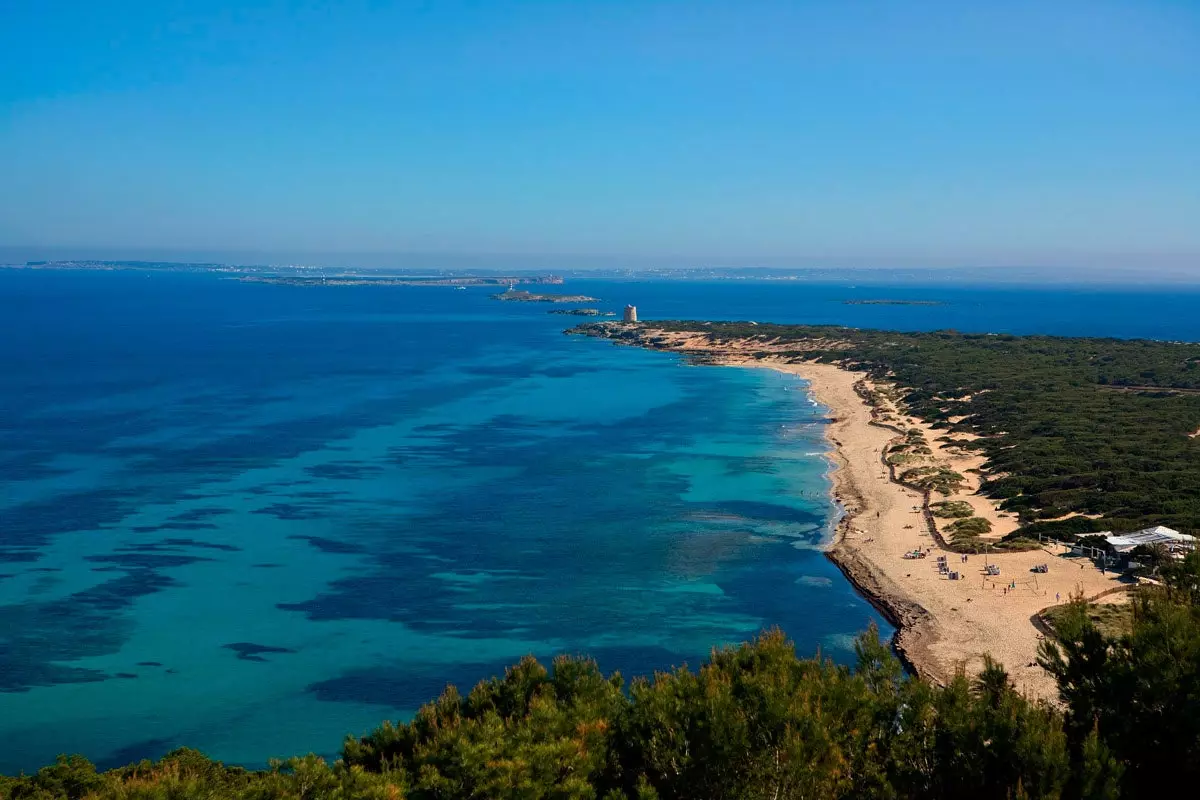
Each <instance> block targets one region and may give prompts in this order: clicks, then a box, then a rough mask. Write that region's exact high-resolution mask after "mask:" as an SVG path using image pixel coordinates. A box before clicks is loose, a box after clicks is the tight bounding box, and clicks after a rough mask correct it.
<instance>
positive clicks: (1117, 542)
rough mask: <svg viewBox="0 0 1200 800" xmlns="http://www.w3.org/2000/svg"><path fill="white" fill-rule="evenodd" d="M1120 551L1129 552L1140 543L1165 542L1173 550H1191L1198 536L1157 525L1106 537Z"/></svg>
mask: <svg viewBox="0 0 1200 800" xmlns="http://www.w3.org/2000/svg"><path fill="white" fill-rule="evenodd" d="M1104 538H1105V540H1106V541H1107V542H1108V543H1109V544H1110V545H1112V547H1113V549H1114V550H1116V551H1117V552H1118V553H1128V552H1129V551H1130V550H1132V549H1133V548H1135V547H1137V546H1138V545H1143V544H1165V545H1166V546H1167V547H1169V548H1170V549H1172V550H1176V549H1180V550H1191V549H1192V548H1194V547H1195V546H1196V537H1195V536H1188V535H1187V534H1186V533H1180V532H1179V531H1175V530H1171V529H1170V528H1168V527H1166V526H1164V525H1155V526H1154V527H1153V528H1146V529H1144V530H1140V531H1134V532H1133V533H1119V534H1110V535H1108V536H1105V537H1104Z"/></svg>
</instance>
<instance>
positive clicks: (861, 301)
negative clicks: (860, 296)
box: [842, 300, 946, 306]
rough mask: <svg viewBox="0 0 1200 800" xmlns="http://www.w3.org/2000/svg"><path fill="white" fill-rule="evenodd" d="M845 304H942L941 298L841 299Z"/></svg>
mask: <svg viewBox="0 0 1200 800" xmlns="http://www.w3.org/2000/svg"><path fill="white" fill-rule="evenodd" d="M842 304H843V305H847V306H944V305H946V304H945V303H943V302H942V301H941V300H843V301H842Z"/></svg>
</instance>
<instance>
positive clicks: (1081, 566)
mask: <svg viewBox="0 0 1200 800" xmlns="http://www.w3.org/2000/svg"><path fill="white" fill-rule="evenodd" d="M593 330H594V332H593V333H591V334H590V335H597V336H601V337H603V338H611V339H613V340H614V342H615V343H617V344H626V345H632V346H640V347H644V348H647V349H653V350H659V351H664V352H673V353H676V354H679V355H681V356H683V357H684V358H687V359H690V360H691V362H692V363H695V364H701V365H713V366H736V367H754V368H760V369H761V368H767V369H773V370H776V371H779V372H784V373H788V374H792V375H796V376H797V377H799V378H801V379H802V380H804V381H805V382H806V383H807V384H808V385H807V387H806V390H807V391H808V393H809V395H810V396H811V398H812V399H813V400H815V401H816V402H817V403H819V404H820V405H822V406H823V407H824V408H826V409H827V410H828V414H829V424H828V425H826V427H825V431H824V433H825V438H826V440H827V441H828V442H829V443H830V445H831V449H830V451H829V453H827V454H826V455H827V458H828V461H829V462H830V465H831V469H830V471H829V473H828V474H829V475H830V477H831V483H832V486H831V489H830V491H831V493H832V495H833V499H834V501H835V502H837V503H838V504H839V505H840V507H841V509H842V511H843V515H842V518H841V519H840V520H838V522H837V524H836V525H835V526H834V531H833V534H834V535H833V539H832V541H831V543H830V544H829V545H828V547H826V548H825V554H826V557H827V558H828V559H829V560H830V561H831V562H832V563H833V564H834V565H835V566H836V567H837V568H838V570H839V571H840V572H841V573H842V574H843V575H844V576H845V577H846V579H847V580H848V581H849V582H850V583H851V585H852V586H853V587H854V588H855V590H856V591H857V592H858V593H859V594H860V595H862V596H863V598H864V599H866V600H867V601H868V602H869V603H871V605H872V606H873V607H874V608H875V609H876V610H877V611H878V612H879V613H880V614H881V615H882V616H883V617H884V618H885V619H887V620H888V622H890V623H891V624H892V625H894V626H895V628H896V633H895V636H894V637H893V640H892V647H893V649H894V650H895V652H896V653H897V655H898V656H899V657H900V659H901V661H902V662H903V663H904V665H905V666H906V667H907V668H908V669H910V670H911V671H913V672H915V673H916V674H917V675H919V676H921V677H923V678H926V679H928V680H931V681H933V682H935V683H940V684H945V683H947V682H949V681H950V680H952V679H953V678H954V677H955V676H956V675H958V674H960V673H965V674H967V675H968V676H970V675H973V674H975V673H977V672H978V671H979V670H980V669H981V668H982V666H983V661H984V656H985V655H988V656H990V657H992V658H993V659H994V660H995V661H996V662H998V663H999V664H1001V665H1002V666H1003V667H1004V668H1005V669H1006V670H1007V672H1008V674H1009V677H1010V678H1011V680H1012V681H1013V683H1014V685H1015V686H1016V687H1017V689H1018V690H1019V691H1021V692H1023V693H1024V694H1026V695H1027V696H1029V697H1031V698H1035V699H1039V700H1045V701H1048V702H1052V703H1053V702H1057V701H1058V687H1057V685H1056V683H1055V682H1054V679H1053V678H1052V677H1051V676H1050V674H1049V673H1047V672H1046V671H1045V670H1043V669H1042V668H1041V666H1039V665H1038V663H1037V652H1038V646H1039V643H1040V641H1041V640H1042V639H1044V638H1045V634H1044V633H1043V631H1042V629H1041V628H1039V626H1038V616H1039V614H1040V613H1041V612H1042V611H1044V610H1045V609H1047V608H1049V607H1051V606H1054V605H1056V604H1058V603H1065V602H1068V600H1069V598H1070V597H1071V596H1072V595H1073V594H1076V593H1079V594H1082V595H1083V597H1084V598H1085V599H1088V600H1092V599H1094V598H1096V597H1099V596H1101V595H1106V594H1111V593H1113V592H1114V591H1121V590H1123V589H1125V588H1127V585H1126V584H1123V583H1121V582H1120V581H1119V576H1117V575H1114V574H1111V573H1110V574H1104V573H1101V572H1100V570H1098V569H1096V568H1095V567H1094V566H1093V565H1092V563H1091V562H1090V561H1089V560H1088V559H1086V558H1075V557H1072V556H1070V554H1069V549H1068V548H1063V547H1059V546H1052V545H1047V546H1046V547H1043V548H1039V549H1032V550H1024V551H1008V550H1006V551H1003V552H997V551H991V548H990V547H986V546H987V545H992V544H994V543H995V542H998V541H999V539H1000V538H1001V537H1002V536H1003V535H1004V534H1005V533H1008V532H1009V531H1012V530H1015V529H1016V528H1017V526H1018V524H1019V521H1018V520H1017V519H1016V518H1015V517H1014V516H1013V515H1012V514H1010V513H1006V512H1003V511H1001V510H1000V509H999V508H998V507H997V504H996V503H995V502H993V501H992V500H991V499H990V498H988V497H985V496H983V495H981V494H979V492H978V489H979V487H980V485H981V484H982V482H983V480H984V476H985V474H986V470H987V465H986V463H985V461H984V459H983V457H982V456H980V455H979V454H977V453H971V452H967V451H966V450H964V449H963V448H959V447H956V446H955V445H954V444H953V443H951V442H946V441H941V440H940V439H939V437H940V435H941V433H942V432H941V431H936V430H934V429H933V428H932V427H931V426H929V425H928V424H927V423H925V422H924V421H922V420H919V419H916V418H914V417H912V416H911V415H910V414H908V413H907V411H906V409H904V408H903V406H902V404H901V403H900V402H898V401H897V400H896V399H895V398H896V394H895V393H894V392H892V391H891V390H892V388H893V387H891V386H890V385H888V384H886V383H876V382H873V381H871V380H869V379H868V376H867V375H866V374H865V373H861V372H854V371H852V370H850V369H847V368H844V367H843V366H841V365H837V364H831V363H822V362H817V361H805V360H802V359H801V358H800V357H797V354H796V353H795V351H794V350H793V351H792V352H790V353H788V354H787V355H784V354H779V355H776V354H775V353H773V352H771V345H770V343H769V342H768V343H765V345H764V343H763V342H756V341H750V340H732V341H730V340H726V341H719V342H714V341H713V340H712V339H710V338H709V337H708V336H707V335H706V334H704V333H702V332H695V333H685V332H678V333H670V332H663V331H655V332H654V336H653V338H648V337H647V338H640V337H637V336H635V337H629V336H627V335H626V336H621V337H614V336H611V335H610V334H612V333H615V332H618V331H620V332H627V331H628V330H629V328H628V327H627V326H624V325H620V324H619V323H617V324H613V323H608V324H606V323H600V324H599V325H597V326H595V328H594V329H593ZM867 393H870V394H871V395H872V396H873V398H874V400H873V402H870V403H869V402H868V399H867V397H866V396H865V395H866V394H867ZM880 394H884V395H887V396H889V397H890V398H891V399H887V398H885V399H884V400H882V401H880V400H879V399H878V396H879V395H880ZM914 429H916V430H919V431H920V432H921V433H922V435H923V436H924V437H925V439H926V441H927V444H928V447H929V450H930V451H931V455H930V457H929V458H931V459H934V460H935V461H936V462H937V463H941V464H943V465H945V466H946V467H948V468H951V469H953V470H955V471H957V472H959V473H962V475H963V476H964V480H963V485H962V486H961V487H959V488H957V489H954V490H953V491H952V492H951V493H950V494H948V495H945V496H944V497H943V495H941V494H938V495H935V498H934V499H937V500H942V499H946V500H955V501H961V502H962V503H964V504H967V505H969V506H971V507H972V509H973V510H974V513H975V514H976V515H978V516H980V517H983V518H986V519H988V520H989V521H990V522H991V523H992V528H993V532H992V534H990V535H989V536H988V537H987V538H980V539H978V540H977V542H978V543H979V544H980V545H981V546H985V554H984V555H979V554H967V555H964V554H963V553H961V552H957V551H954V550H951V549H948V548H947V546H946V539H948V538H950V537H949V536H947V535H946V529H945V525H946V522H947V521H946V520H942V521H941V522H940V523H939V521H938V520H937V519H936V518H935V517H934V516H933V515H932V514H930V513H929V510H928V507H927V506H926V495H925V494H924V493H923V492H920V491H918V490H916V489H914V488H912V487H910V486H907V485H905V484H902V483H900V482H899V481H898V480H896V476H895V474H894V470H893V469H891V468H889V464H888V462H887V461H886V460H885V456H886V454H887V453H888V450H889V447H891V446H892V445H893V444H895V443H896V442H897V440H898V439H899V438H900V437H902V436H905V435H906V433H912V432H914ZM961 437H962V434H959V435H958V437H957V438H961ZM914 551H920V552H921V553H922V554H924V557H921V558H912V557H906V554H911V553H913V552H914ZM939 557H942V558H944V559H945V561H946V562H947V564H946V566H947V567H948V570H949V571H953V572H955V573H957V574H958V579H957V580H950V579H949V576H948V575H947V574H946V573H943V572H941V571H940V570H939V568H938V558H939ZM989 565H990V566H991V567H992V568H994V569H998V570H999V573H998V574H997V573H994V572H992V571H991V570H989V569H985V567H988V566H989ZM1043 565H1045V566H1047V567H1048V571H1047V572H1041V571H1040V569H1036V568H1039V567H1041V566H1043Z"/></svg>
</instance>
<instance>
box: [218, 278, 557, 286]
mask: <svg viewBox="0 0 1200 800" xmlns="http://www.w3.org/2000/svg"><path fill="white" fill-rule="evenodd" d="M237 280H239V281H241V282H243V283H270V284H276V285H282V286H505V285H508V286H512V285H514V284H527V283H529V284H559V283H562V278H559V277H558V276H556V275H525V276H522V277H514V276H491V275H455V276H416V275H414V276H409V275H378V276H377V275H242V276H240V277H238V278H237Z"/></svg>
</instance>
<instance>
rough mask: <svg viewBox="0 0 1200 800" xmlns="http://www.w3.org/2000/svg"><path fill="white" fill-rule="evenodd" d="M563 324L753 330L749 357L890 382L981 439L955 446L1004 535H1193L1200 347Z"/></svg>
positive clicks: (836, 330) (633, 332) (914, 402)
mask: <svg viewBox="0 0 1200 800" xmlns="http://www.w3.org/2000/svg"><path fill="white" fill-rule="evenodd" d="M577 330H579V331H580V332H583V333H589V334H592V335H601V336H607V337H609V338H613V339H617V340H627V341H630V342H631V343H637V344H641V345H647V346H655V337H656V335H657V333H658V332H660V331H689V332H696V333H704V334H707V335H709V336H711V337H713V339H714V340H715V341H718V342H719V341H724V340H731V339H745V338H755V339H758V340H760V341H762V342H764V348H765V347H766V344H765V343H767V342H774V344H773V345H771V347H772V349H771V351H770V353H768V352H767V351H766V350H765V349H764V351H762V352H761V353H760V355H763V356H765V355H768V354H769V355H771V356H776V357H778V356H783V357H795V358H804V359H815V360H820V361H828V362H833V361H837V362H842V363H846V364H849V365H851V366H853V367H855V368H856V369H862V370H866V371H867V372H869V373H871V375H872V376H874V377H876V378H880V379H886V380H891V381H894V382H895V383H896V384H897V385H898V386H899V387H901V388H902V389H903V390H904V392H905V394H904V397H903V400H904V401H905V403H906V404H907V406H908V408H909V410H910V411H911V412H912V413H913V414H914V415H916V416H918V417H921V418H922V419H925V420H927V421H930V422H932V423H933V424H934V425H935V426H936V427H940V428H944V429H945V430H946V432H947V435H950V436H953V435H954V434H955V433H973V434H977V435H979V436H980V437H982V438H980V439H978V440H976V441H974V442H971V443H969V446H971V447H976V448H978V449H980V450H981V451H982V452H983V453H984V454H985V455H986V457H987V459H988V470H989V473H990V475H991V477H990V478H989V480H987V481H986V482H985V484H984V486H983V492H984V494H987V495H989V496H991V497H993V498H997V499H1000V500H1001V501H1002V507H1003V508H1004V509H1006V510H1010V511H1014V512H1017V513H1018V514H1019V515H1020V518H1021V521H1022V522H1023V524H1024V527H1023V529H1022V530H1021V531H1018V533H1017V534H1016V535H1026V536H1028V535H1032V534H1036V533H1052V534H1054V535H1055V536H1057V537H1060V538H1069V537H1071V536H1072V535H1074V534H1077V533H1083V532H1088V531H1100V530H1112V531H1129V530H1136V529H1140V528H1145V527H1148V526H1151V525H1167V526H1169V527H1172V528H1175V529H1176V530H1179V531H1181V532H1184V533H1191V534H1200V437H1197V436H1196V433H1197V432H1198V431H1200V344H1188V343H1180V342H1159V341H1150V340H1128V339H1081V338H1063V337H1054V336H1010V335H992V334H964V333H956V332H953V331H936V332H932V333H897V332H891V331H873V330H859V329H856V328H843V327H834V326H807V325H767V324H752V323H705V322H652V323H643V324H642V325H641V326H639V327H637V328H633V327H619V326H608V327H605V326H603V325H584V326H580V328H578V329H577ZM791 345H795V347H794V348H792V347H791ZM1073 515H1074V516H1073ZM1072 516H1073V518H1068V519H1062V518H1064V517H1072Z"/></svg>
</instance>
